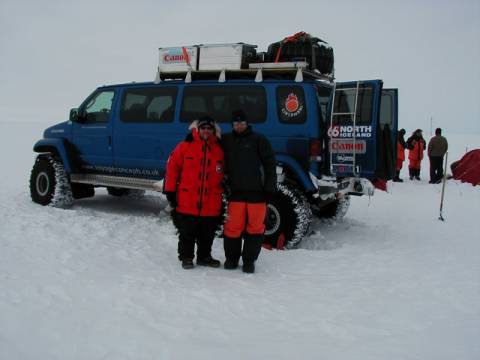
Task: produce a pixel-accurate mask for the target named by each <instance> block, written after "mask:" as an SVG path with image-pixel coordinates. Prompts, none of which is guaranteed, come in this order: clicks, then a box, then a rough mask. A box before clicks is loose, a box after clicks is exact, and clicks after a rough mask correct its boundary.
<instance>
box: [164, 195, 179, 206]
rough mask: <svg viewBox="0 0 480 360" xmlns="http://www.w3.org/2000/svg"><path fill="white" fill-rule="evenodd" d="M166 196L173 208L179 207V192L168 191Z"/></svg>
mask: <svg viewBox="0 0 480 360" xmlns="http://www.w3.org/2000/svg"><path fill="white" fill-rule="evenodd" d="M164 194H165V196H166V197H167V201H168V202H169V203H170V206H171V207H172V208H176V207H177V193H176V192H175V191H166V192H165V193H164Z"/></svg>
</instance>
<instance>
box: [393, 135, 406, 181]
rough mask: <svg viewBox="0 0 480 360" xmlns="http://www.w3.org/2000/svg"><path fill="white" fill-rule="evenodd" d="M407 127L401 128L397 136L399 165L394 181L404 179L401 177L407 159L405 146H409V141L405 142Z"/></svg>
mask: <svg viewBox="0 0 480 360" xmlns="http://www.w3.org/2000/svg"><path fill="white" fill-rule="evenodd" d="M405 132H406V131H405V129H401V130H400V131H399V132H398V138H397V165H396V168H395V177H394V178H393V181H395V182H403V179H401V178H400V170H402V166H403V162H404V161H405V148H406V147H407V143H406V142H405V138H404V136H405Z"/></svg>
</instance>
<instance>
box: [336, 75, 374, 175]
mask: <svg viewBox="0 0 480 360" xmlns="http://www.w3.org/2000/svg"><path fill="white" fill-rule="evenodd" d="M382 86H383V82H382V81H381V80H364V81H355V82H354V81H351V82H341V83H337V84H336V85H335V89H334V92H333V95H332V97H333V98H332V104H333V106H332V110H331V114H330V124H329V128H328V139H329V146H328V151H329V160H330V161H329V162H330V172H331V173H332V174H333V175H335V176H337V177H349V176H358V177H365V178H368V179H374V178H376V176H377V175H376V173H377V167H378V166H379V156H380V154H381V153H382V151H383V150H381V149H380V148H378V144H379V139H380V137H381V134H380V133H379V132H378V129H379V119H380V104H381V97H382Z"/></svg>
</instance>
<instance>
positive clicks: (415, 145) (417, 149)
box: [407, 138, 425, 161]
mask: <svg viewBox="0 0 480 360" xmlns="http://www.w3.org/2000/svg"><path fill="white" fill-rule="evenodd" d="M410 139H411V140H410ZM410 139H408V141H407V144H409V150H408V159H409V160H412V161H421V160H422V159H423V151H424V150H425V140H423V139H415V138H410Z"/></svg>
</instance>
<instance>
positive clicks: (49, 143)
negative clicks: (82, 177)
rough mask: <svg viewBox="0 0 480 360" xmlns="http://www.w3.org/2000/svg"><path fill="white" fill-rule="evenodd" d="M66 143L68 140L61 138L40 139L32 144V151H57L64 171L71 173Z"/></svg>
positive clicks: (70, 162)
mask: <svg viewBox="0 0 480 360" xmlns="http://www.w3.org/2000/svg"><path fill="white" fill-rule="evenodd" d="M68 144H69V143H68V141H67V140H65V139H62V138H48V139H41V140H39V141H37V142H36V143H35V145H34V146H33V151H35V152H49V153H57V154H58V156H60V158H61V159H62V162H63V167H64V169H65V171H66V172H67V173H71V172H72V169H73V164H72V161H71V156H70V152H69V151H68V150H67V147H68Z"/></svg>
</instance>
